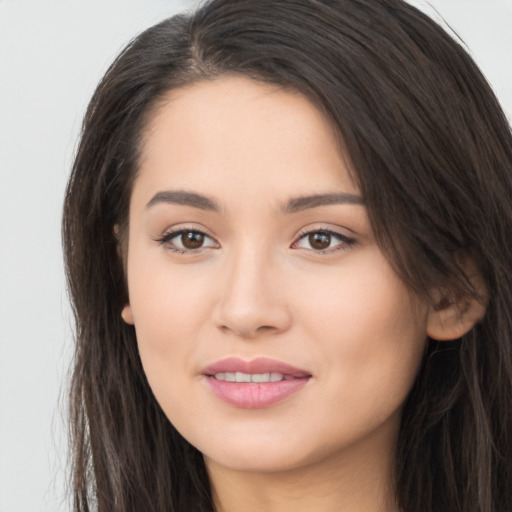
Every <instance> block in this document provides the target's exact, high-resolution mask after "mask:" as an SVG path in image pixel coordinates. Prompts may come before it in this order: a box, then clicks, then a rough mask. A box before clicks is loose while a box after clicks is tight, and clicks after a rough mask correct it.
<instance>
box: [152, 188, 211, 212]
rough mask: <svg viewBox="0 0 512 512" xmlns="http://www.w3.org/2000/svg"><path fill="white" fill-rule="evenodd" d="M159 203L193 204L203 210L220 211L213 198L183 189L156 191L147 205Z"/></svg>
mask: <svg viewBox="0 0 512 512" xmlns="http://www.w3.org/2000/svg"><path fill="white" fill-rule="evenodd" d="M159 203H169V204H181V205H183V206H192V207H194V208H199V209H201V210H210V211H214V212H218V211H220V208H219V205H218V204H217V203H216V202H215V201H214V200H213V199H210V198H208V197H206V196H203V195H201V194H196V193H195V192H185V191H183V190H176V191H175V190H164V191H162V192H158V193H156V194H155V195H154V196H153V197H152V198H151V200H150V201H149V202H148V204H147V205H146V208H150V207H151V206H154V205H156V204H159Z"/></svg>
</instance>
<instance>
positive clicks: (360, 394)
mask: <svg viewBox="0 0 512 512" xmlns="http://www.w3.org/2000/svg"><path fill="white" fill-rule="evenodd" d="M339 274H340V275H339V277H338V278H336V277H334V278H333V276H332V275H331V276H330V279H327V276H326V278H325V280H320V281H318V279H316V280H312V281H311V282H310V283H308V284H307V286H306V287H304V286H303V293H302V295H301V297H302V299H301V300H300V302H299V303H298V305H299V307H300V310H299V313H298V315H299V316H300V317H301V318H302V322H303V325H304V329H305V330H306V332H307V336H308V338H310V339H313V340H315V344H314V345H312V347H311V348H312V349H313V350H314V351H315V352H316V357H317V358H318V360H320V361H322V362H323V363H322V364H323V365H324V369H325V374H326V375H329V379H330V389H332V390H333V393H334V394H335V393H336V392H338V393H339V397H340V399H342V400H343V401H345V402H346V403H351V404H352V406H353V407H359V405H358V402H359V404H361V403H362V402H363V401H365V402H366V404H367V405H368V410H372V408H374V410H378V409H379V408H382V410H384V409H388V410H389V409H393V408H395V407H399V406H400V405H401V402H402V401H403V400H404V399H405V397H406V396H407V394H408V391H409V390H410V388H411V386H412V383H413V381H414V379H415V376H416V374H417V371H418V368H419V364H420V362H421V359H422V356H423V353H424V348H425V343H426V338H427V336H426V328H427V318H428V308H427V307H426V305H425V304H423V302H422V301H420V299H418V298H415V297H413V296H412V294H411V293H410V292H409V291H408V290H407V289H406V287H405V286H404V284H403V283H402V282H401V280H400V279H399V278H398V277H397V276H396V275H395V273H394V272H393V271H392V269H391V268H390V266H389V264H388V263H387V261H386V260H385V259H384V257H383V256H382V255H381V253H380V251H374V252H368V253H366V254H365V256H364V257H362V256H361V258H358V260H357V268H351V266H350V265H349V264H347V266H346V267H344V268H342V269H340V270H339ZM317 277H318V276H317ZM303 285H304V283H303ZM336 390H339V391H336ZM350 390H351V392H349V391H350Z"/></svg>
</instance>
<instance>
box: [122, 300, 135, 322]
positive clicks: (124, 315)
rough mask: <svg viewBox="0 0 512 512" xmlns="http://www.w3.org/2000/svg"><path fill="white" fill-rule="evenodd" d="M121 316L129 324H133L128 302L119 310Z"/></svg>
mask: <svg viewBox="0 0 512 512" xmlns="http://www.w3.org/2000/svg"><path fill="white" fill-rule="evenodd" d="M121 318H122V319H123V320H124V321H125V322H126V323H127V324H129V325H133V324H134V322H133V313H132V308H131V307H130V304H126V306H125V307H124V308H123V309H122V311H121Z"/></svg>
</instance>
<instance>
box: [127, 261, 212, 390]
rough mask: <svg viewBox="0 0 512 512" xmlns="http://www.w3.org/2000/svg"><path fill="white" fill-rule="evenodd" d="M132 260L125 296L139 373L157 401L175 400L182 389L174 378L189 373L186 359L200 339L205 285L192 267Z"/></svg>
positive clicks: (206, 315)
mask: <svg viewBox="0 0 512 512" xmlns="http://www.w3.org/2000/svg"><path fill="white" fill-rule="evenodd" d="M132 261H133V264H132V267H131V268H130V273H129V283H128V284H129V296H130V305H131V308H132V311H133V316H134V323H135V329H136V333H137V343H138V347H139V353H140V357H141V360H142V364H143V367H144V371H145V373H146V376H147V378H148V381H149V383H150V385H151V388H152V389H153V392H154V393H155V395H156V397H157V399H160V397H163V396H167V395H169V393H174V392H175V391H176V394H177V395H179V391H180V389H181V388H182V387H183V386H184V385H185V384H184V382H181V380H180V379H182V378H183V376H185V375H191V374H192V373H193V368H191V366H190V365H191V361H192V359H193V358H192V355H193V354H194V352H195V351H196V349H197V345H198V341H199V340H200V339H202V338H204V335H202V332H203V330H204V328H205V325H206V322H207V320H208V318H209V317H210V309H211V308H210V303H211V301H212V299H211V297H210V295H211V293H212V287H211V283H210V286H208V282H207V280H206V278H204V279H203V277H202V275H203V274H202V273H201V272H195V273H194V272H193V268H192V266H188V267H187V266H184V267H180V268H178V269H176V266H175V267H174V268H173V267H172V266H170V265H168V264H167V265H166V263H165V261H164V263H163V264H162V263H159V262H157V261H154V262H151V261H150V260H147V259H146V260H143V259H139V260H137V259H136V258H135V257H134V258H133V260H132ZM139 262H143V263H139ZM203 281H204V282H203Z"/></svg>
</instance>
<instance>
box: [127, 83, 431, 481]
mask: <svg viewBox="0 0 512 512" xmlns="http://www.w3.org/2000/svg"><path fill="white" fill-rule="evenodd" d="M167 100H168V101H167V102H166V103H165V104H164V105H163V106H162V107H161V108H160V109H159V111H158V112H157V113H156V114H155V116H154V118H153V119H152V120H151V122H150V124H149V126H148V129H147V132H146V133H145V145H144V149H143V155H142V159H141V166H140V172H139V174H138V177H137V179H136V181H135V184H134V188H133V194H132V198H131V204H130V219H129V231H128V244H127V245H128V248H127V279H128V288H129V305H127V306H126V308H125V309H124V311H123V315H124V318H125V320H126V321H128V322H129V323H133V324H134V325H135V329H136V334H137V340H138V344H139V351H140V356H141V359H142V363H143V366H144V369H145V372H146V374H147V378H148V380H149V383H150V386H151V388H152V390H153V392H154V394H155V396H156V398H157V400H158V402H159V403H160V405H161V407H162V409H163V411H164V412H165V414H166V415H167V417H168V418H169V420H170V421H171V422H172V423H173V425H174V426H175V427H176V428H177V429H178V430H179V431H180V432H181V433H182V435H183V436H184V437H185V438H187V439H188V440H189V441H190V443H192V444H193V445H194V446H196V447H197V448H198V449H199V450H200V451H201V452H203V453H204V454H205V457H206V460H207V461H210V463H211V464H217V465H219V466H223V467H228V468H232V469H239V470H245V471H249V470H250V471H278V470H286V469H292V468H298V467H301V466H305V465H309V464H320V463H321V462H322V461H323V460H326V459H327V458H330V459H332V458H333V457H340V458H342V457H344V456H346V455H347V454H348V453H353V452H354V451H357V450H359V452H360V453H362V452H364V450H365V447H372V448H371V449H372V450H379V449H382V450H392V445H393V443H394V440H395V438H396V433H397V429H398V425H399V416H400V410H401V407H402V404H403V402H404V400H405V398H406V395H407V393H408V391H409V389H410V387H411V385H412V382H413V380H414V378H415V375H416V373H417V369H418V365H419V363H420V360H421V357H422V354H423V349H424V344H425V339H426V331H427V323H428V315H429V311H428V308H427V306H426V305H425V304H424V303H423V302H422V301H421V300H420V299H419V298H417V297H414V296H412V295H411V293H410V292H409V291H408V290H407V289H406V287H405V286H404V284H403V283H402V282H401V281H400V280H399V278H398V277H397V276H396V275H395V274H394V272H393V271H392V269H391V268H390V265H389V263H388V262H387V260H386V259H385V258H384V256H383V254H382V252H381V251H380V249H379V247H378V246H377V245H376V242H375V239H374V235H373V233H372V229H371V226H370V224H369V221H368V217H367V212H366V209H365V206H364V202H363V199H362V198H361V196H360V191H359V190H358V188H357V186H356V185H355V184H354V182H353V181H352V180H351V178H350V175H349V172H348V170H347V167H346V162H345V161H344V159H343V158H342V156H341V155H340V152H339V145H338V144H337V143H336V139H335V137H334V135H333V131H332V129H331V127H330V125H329V123H328V122H327V121H326V119H325V118H324V117H323V116H322V115H321V113H320V112H319V111H318V110H317V109H316V108H315V107H314V106H313V105H312V104H311V103H310V102H309V101H308V100H306V99H305V98H304V97H303V96H301V95H300V94H298V93H293V92H290V91H283V90H279V89H277V88H275V87H271V86H268V85H262V84H259V83H256V82H253V81H251V80H249V79H245V78H240V77H222V78H219V79H217V80H215V81H209V82H203V83H198V84H196V85H193V86H190V87H187V88H183V89H178V90H174V91H172V92H171V93H169V95H168V98H167ZM228 441H229V442H228Z"/></svg>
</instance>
